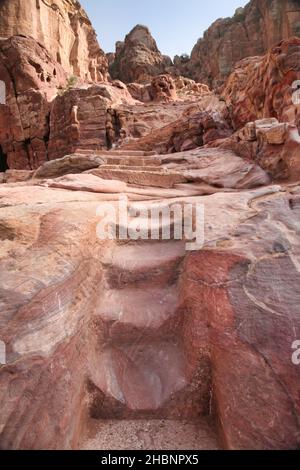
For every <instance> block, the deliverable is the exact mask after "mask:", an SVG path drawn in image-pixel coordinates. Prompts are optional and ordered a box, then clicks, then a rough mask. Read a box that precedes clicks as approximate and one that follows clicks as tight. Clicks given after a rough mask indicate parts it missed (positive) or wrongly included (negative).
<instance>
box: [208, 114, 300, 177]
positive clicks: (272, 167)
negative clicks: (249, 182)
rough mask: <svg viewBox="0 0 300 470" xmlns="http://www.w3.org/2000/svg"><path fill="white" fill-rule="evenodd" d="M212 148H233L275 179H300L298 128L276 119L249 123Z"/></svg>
mask: <svg viewBox="0 0 300 470" xmlns="http://www.w3.org/2000/svg"><path fill="white" fill-rule="evenodd" d="M207 146H209V147H219V148H223V149H230V150H233V151H234V152H236V153H237V154H238V155H240V156H241V157H243V158H244V159H246V160H252V161H255V162H257V163H259V165H260V166H261V167H262V168H264V169H265V170H266V171H267V172H268V173H269V174H270V175H271V176H272V178H273V179H274V180H286V181H298V180H299V178H300V136H299V133H298V129H297V128H296V126H294V125H291V124H288V123H279V122H278V121H277V119H275V118H271V119H261V120H258V121H255V122H249V123H248V124H247V125H246V126H245V127H244V128H243V129H241V130H240V131H238V132H236V133H235V134H234V135H232V136H231V137H229V138H227V139H221V140H219V141H213V142H211V143H209V144H208V145H207Z"/></svg>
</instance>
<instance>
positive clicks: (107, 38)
mask: <svg viewBox="0 0 300 470" xmlns="http://www.w3.org/2000/svg"><path fill="white" fill-rule="evenodd" d="M80 3H81V4H82V6H83V8H84V9H85V10H86V12H87V13H88V15H89V17H90V19H91V21H92V23H93V25H94V28H95V29H96V31H97V34H98V39H99V42H100V45H101V47H102V49H104V51H105V52H114V50H115V43H116V41H119V40H123V39H124V37H125V35H126V34H127V33H129V31H130V30H131V29H132V28H133V27H134V26H135V25H136V24H138V23H140V24H145V25H146V26H148V27H149V29H150V31H151V33H152V35H153V36H154V38H155V39H156V42H157V44H158V47H159V49H160V50H161V52H162V53H163V54H167V55H169V56H171V57H173V56H174V55H176V54H183V53H188V54H189V53H190V52H191V50H192V48H193V46H194V44H195V43H196V41H197V39H198V38H199V37H201V36H202V35H203V33H204V31H205V30H206V29H207V28H208V27H209V26H210V24H211V23H212V22H213V21H215V20H216V19H218V18H223V17H227V16H232V15H233V14H234V12H235V10H236V8H238V7H241V6H245V5H246V4H247V3H248V1H247V0H202V1H201V0H80Z"/></svg>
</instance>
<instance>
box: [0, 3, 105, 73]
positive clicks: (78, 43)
mask: <svg viewBox="0 0 300 470" xmlns="http://www.w3.org/2000/svg"><path fill="white" fill-rule="evenodd" d="M15 35H24V36H32V37H33V38H34V39H36V40H37V41H38V42H39V43H40V44H42V45H43V46H45V47H46V48H47V50H48V52H49V53H50V54H51V55H52V58H53V59H54V60H55V61H56V62H58V63H59V64H61V65H62V66H63V68H64V69H65V71H66V72H67V74H68V75H69V76H70V75H76V76H78V77H81V78H82V79H85V80H91V81H103V80H105V79H106V78H107V75H108V73H107V69H108V64H107V59H106V56H105V54H104V52H103V51H102V50H101V49H100V47H99V44H98V41H97V37H96V33H95V31H94V29H93V27H92V25H91V22H90V20H89V19H88V17H87V15H86V13H85V11H84V10H83V9H82V8H81V6H80V3H79V2H78V1H75V0H55V2H54V1H53V0H26V2H24V1H22V0H1V1H0V37H2V38H9V37H10V36H15Z"/></svg>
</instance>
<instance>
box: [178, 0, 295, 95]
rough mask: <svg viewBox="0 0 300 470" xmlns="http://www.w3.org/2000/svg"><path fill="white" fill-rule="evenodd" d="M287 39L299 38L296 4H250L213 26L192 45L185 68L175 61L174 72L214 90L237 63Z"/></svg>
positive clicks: (260, 0)
mask: <svg viewBox="0 0 300 470" xmlns="http://www.w3.org/2000/svg"><path fill="white" fill-rule="evenodd" d="M291 36H300V5H299V2H298V0H280V1H279V0H251V1H250V2H249V4H247V5H246V6H245V8H239V9H238V10H237V11H236V13H235V15H234V16H233V17H232V18H226V19H219V20H217V21H216V22H215V23H213V25H212V26H211V27H210V28H209V29H208V30H207V31H206V33H205V34H204V37H203V38H202V39H199V41H198V43H197V44H196V45H195V47H194V49H193V51H192V54H191V58H190V61H189V63H188V66H187V64H186V61H183V63H182V62H181V63H180V61H178V60H177V62H176V63H177V68H178V69H179V70H182V72H185V74H186V73H187V70H188V73H189V76H190V77H191V78H193V79H194V80H197V81H199V82H202V83H207V84H208V85H209V86H212V87H217V86H218V85H220V84H222V83H223V82H224V80H226V78H227V77H228V75H229V74H230V72H231V71H232V69H233V67H234V65H235V64H236V63H237V62H238V61H240V60H241V59H244V58H246V57H250V56H257V55H262V54H264V53H265V52H266V51H267V50H268V49H270V48H271V47H273V46H274V45H275V44H276V43H278V42H280V41H281V40H282V39H288V38H289V37H291Z"/></svg>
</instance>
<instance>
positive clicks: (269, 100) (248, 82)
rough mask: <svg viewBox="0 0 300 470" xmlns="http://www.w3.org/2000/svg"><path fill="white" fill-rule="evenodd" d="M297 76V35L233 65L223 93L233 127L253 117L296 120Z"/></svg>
mask: <svg viewBox="0 0 300 470" xmlns="http://www.w3.org/2000/svg"><path fill="white" fill-rule="evenodd" d="M299 79H300V38H290V39H289V40H287V41H282V42H281V43H279V44H278V45H276V46H275V47H273V48H272V49H271V50H270V51H269V52H268V54H267V55H265V56H263V57H251V58H249V59H245V60H243V61H241V62H240V63H238V64H237V65H236V68H235V70H234V72H233V73H232V74H231V75H230V77H229V78H228V80H227V82H226V85H225V88H224V90H223V93H222V94H223V96H224V98H225V100H226V103H227V105H228V107H229V111H230V119H231V121H232V123H233V126H234V127H235V128H236V129H238V128H240V127H242V126H244V125H245V124H246V123H247V122H249V121H253V120H254V119H260V118H267V117H274V118H277V119H279V120H280V121H287V122H291V123H292V124H294V123H296V122H297V119H298V117H299V113H300V101H299V103H298V104H297V102H296V100H293V96H294V93H295V92H296V89H295V85H294V84H295V83H297V81H298V80H299Z"/></svg>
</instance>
